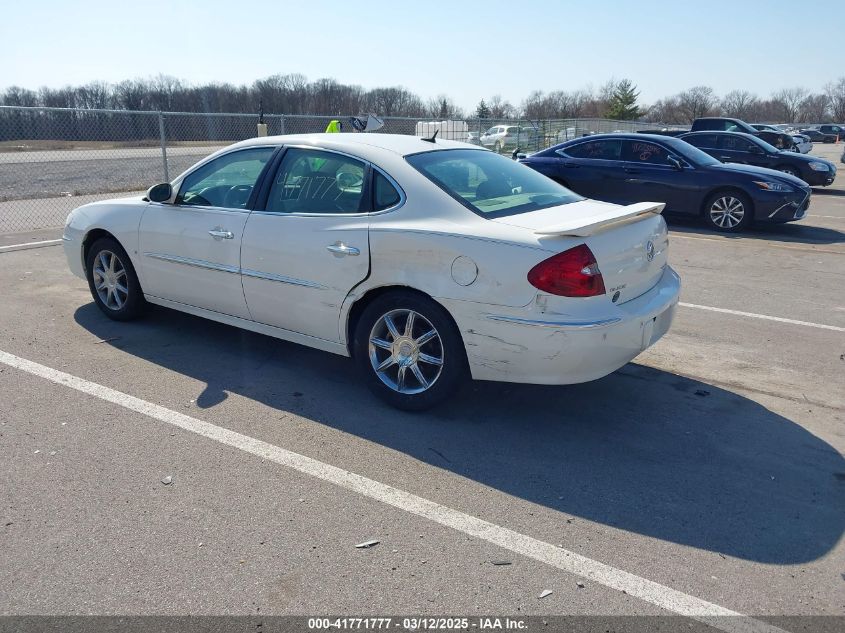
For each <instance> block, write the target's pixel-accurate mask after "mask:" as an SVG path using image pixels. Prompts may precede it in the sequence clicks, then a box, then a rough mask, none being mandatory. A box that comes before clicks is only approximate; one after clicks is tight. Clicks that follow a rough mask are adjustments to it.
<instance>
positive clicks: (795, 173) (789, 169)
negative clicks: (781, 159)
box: [777, 165, 801, 178]
mask: <svg viewBox="0 0 845 633" xmlns="http://www.w3.org/2000/svg"><path fill="white" fill-rule="evenodd" d="M777 170H778V171H782V172H783V173H785V174H789V175H790V176H795V177H796V178H800V177H801V174H800V173H798V170H797V169H795V167H792V166H790V165H781V166H780V167H778V168H777Z"/></svg>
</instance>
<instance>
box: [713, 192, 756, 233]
mask: <svg viewBox="0 0 845 633" xmlns="http://www.w3.org/2000/svg"><path fill="white" fill-rule="evenodd" d="M751 217H752V210H751V200H749V199H748V197H747V196H746V195H744V194H741V193H739V192H733V191H727V192H725V191H722V192H716V193H715V194H713V195H711V196H710V197H709V198H708V199H707V201H706V202H705V203H704V219H705V221H706V222H707V223H708V224H709V225H710V226H711V227H713V228H714V229H716V230H717V231H722V232H724V233H736V232H738V231H741V230H743V229H744V228H745V227H746V226H748V224H750V222H751Z"/></svg>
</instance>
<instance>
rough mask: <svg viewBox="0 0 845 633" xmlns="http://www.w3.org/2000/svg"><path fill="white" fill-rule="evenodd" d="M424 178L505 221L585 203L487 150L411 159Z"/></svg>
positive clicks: (473, 207)
mask: <svg viewBox="0 0 845 633" xmlns="http://www.w3.org/2000/svg"><path fill="white" fill-rule="evenodd" d="M406 160H407V161H408V162H409V163H410V164H411V165H412V166H413V167H414V168H415V169H417V171H419V172H420V173H421V174H422V175H423V176H425V177H426V178H428V179H429V180H431V181H432V182H433V183H434V184H436V185H437V186H438V187H440V188H441V189H443V191H445V192H446V193H448V194H449V195H450V196H452V197H453V198H454V199H455V200H457V201H458V202H460V203H461V204H463V205H464V206H466V207H467V208H469V209H470V210H471V211H473V212H474V213H478V214H479V215H483V216H486V217H501V216H506V215H514V214H517V213H525V212H528V211H537V210H538V209H545V208H547V207H553V206H556V205H560V204H569V203H570V202H578V201H579V200H583V199H584V198H582V197H581V196H579V195H578V194H575V193H573V192H571V191H570V190H569V189H567V188H566V187H563V186H561V185H559V184H558V183H556V182H555V181H553V180H551V179H549V178H546V177H545V176H543V175H542V174H540V173H538V172H536V171H534V170H533V169H531V168H530V167H527V166H525V165H522V164H520V163H518V162H516V161H514V160H511V159H509V158H505V157H504V156H500V155H499V154H495V153H493V152H488V151H484V150H465V149H456V150H439V151H433V152H423V153H420V154H412V155H411V156H407V157H406Z"/></svg>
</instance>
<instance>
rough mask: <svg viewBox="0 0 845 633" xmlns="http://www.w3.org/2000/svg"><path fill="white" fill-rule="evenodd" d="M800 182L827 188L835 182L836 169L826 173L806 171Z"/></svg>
mask: <svg viewBox="0 0 845 633" xmlns="http://www.w3.org/2000/svg"><path fill="white" fill-rule="evenodd" d="M801 180H803V181H804V182H806V183H807V184H808V185H812V186H814V187H827V186H828V185H831V184H833V181H834V180H836V168H835V167H834V168H833V169H830V170H828V171H814V170H811V169H808V170H807V173H805V174H804V175H803V176H801Z"/></svg>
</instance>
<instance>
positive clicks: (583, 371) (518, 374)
mask: <svg viewBox="0 0 845 633" xmlns="http://www.w3.org/2000/svg"><path fill="white" fill-rule="evenodd" d="M680 290H681V281H680V278H679V277H678V275H677V274H676V273H675V271H674V270H672V269H671V268H670V267H668V266H667V267H666V269H665V271H664V272H663V276H662V277H661V279H660V281H659V282H658V283H657V285H656V286H654V287H653V288H652V289H651V290H649V291H648V292H646V293H645V294H643V295H641V296H639V297H637V298H636V299H633V300H631V301H628V302H626V303H623V304H622V305H619V306H612V307H611V311H610V312H608V313H606V314H602V315H597V316H596V317H595V318H593V319H591V320H590V321H585V320H573V319H572V318H567V316H566V315H562V314H551V313H540V312H538V311H537V309H536V307H534V305H533V304H531V305H529V306H527V307H525V308H521V309H511V310H502V309H500V306H496V307H494V306H485V305H480V304H477V303H470V302H466V301H451V300H442V301H441V302H442V303H443V305H444V306H445V307H446V308H447V309H448V310H449V311H450V312H451V314H452V316H453V317H454V318H455V321H456V322H457V324H458V327H459V328H460V331H461V335H462V336H463V339H464V345H465V347H466V351H467V359H468V360H469V365H470V371H471V373H472V377H473V378H475V379H476V380H498V381H504V382H522V383H534V384H545V385H565V384H573V383H580V382H587V381H590V380H596V379H598V378H601V377H603V376H606V375H607V374H609V373H611V372H613V371H615V370H617V369H619V368H620V367H622V366H623V365H625V364H626V363H628V362H629V361H631V360H632V359H633V358H635V357H636V356H637V355H638V354H639V353H640V352H642V351H643V350H645V349H646V348H648V347H649V346H650V345H653V344H654V343H655V342H657V341H658V340H659V339H660V337H662V336H663V335H664V334H665V333H666V332H667V331H668V330H669V326H670V325H671V324H672V320H673V318H674V315H675V308H676V306H677V303H678V297H679V295H680ZM576 301H577V299H576ZM485 308H487V310H485Z"/></svg>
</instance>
